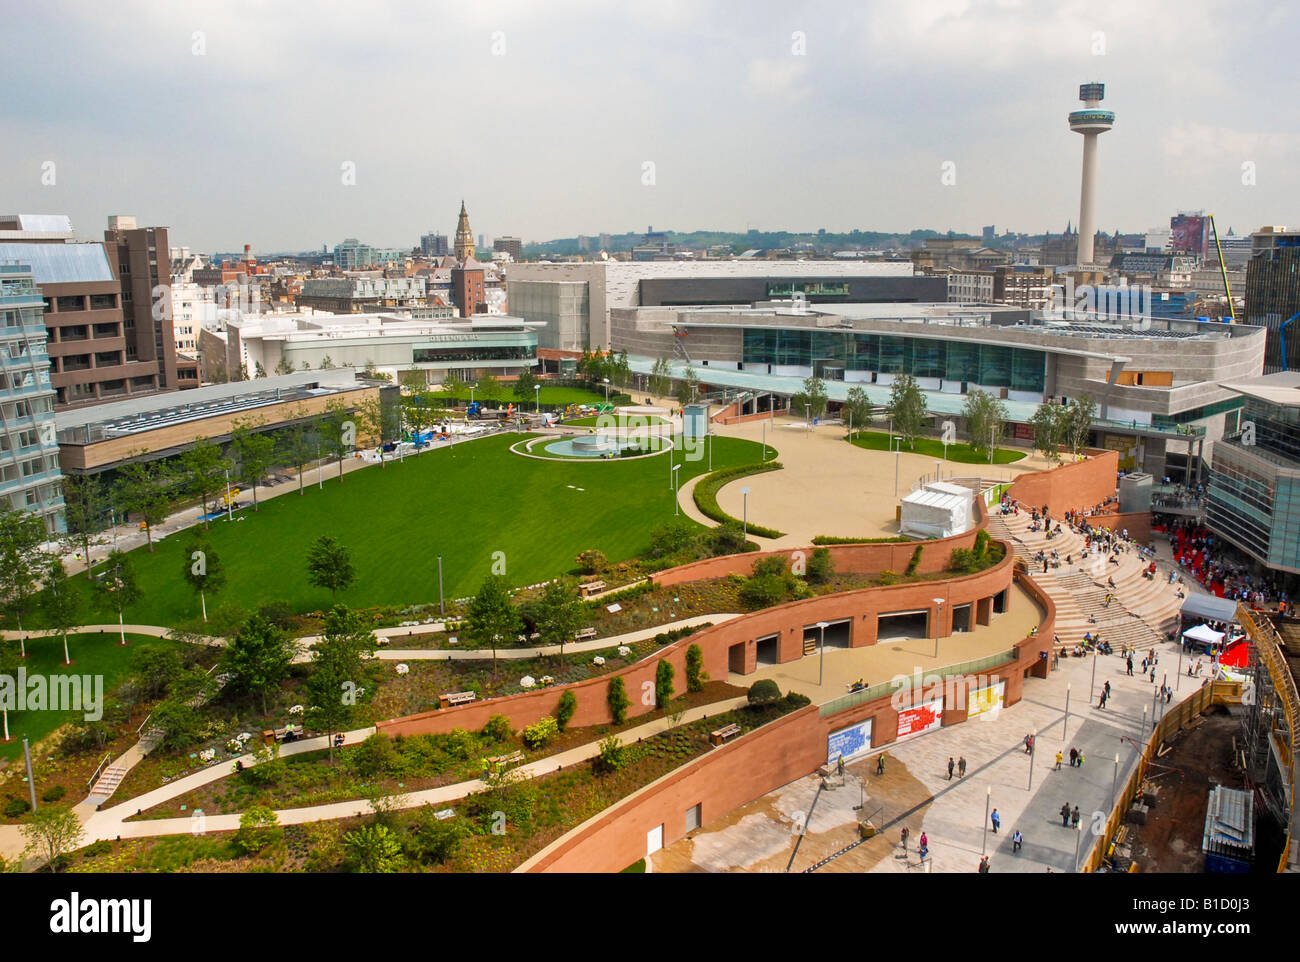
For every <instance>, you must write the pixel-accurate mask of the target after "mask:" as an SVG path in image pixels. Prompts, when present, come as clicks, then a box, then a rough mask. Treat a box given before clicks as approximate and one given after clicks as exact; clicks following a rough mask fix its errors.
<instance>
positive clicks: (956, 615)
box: [952, 605, 971, 632]
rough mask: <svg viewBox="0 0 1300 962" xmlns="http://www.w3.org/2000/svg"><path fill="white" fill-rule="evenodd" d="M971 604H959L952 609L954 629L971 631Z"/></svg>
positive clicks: (955, 630)
mask: <svg viewBox="0 0 1300 962" xmlns="http://www.w3.org/2000/svg"><path fill="white" fill-rule="evenodd" d="M970 621H971V605H958V606H957V607H956V608H953V610H952V630H953V631H954V632H957V631H970Z"/></svg>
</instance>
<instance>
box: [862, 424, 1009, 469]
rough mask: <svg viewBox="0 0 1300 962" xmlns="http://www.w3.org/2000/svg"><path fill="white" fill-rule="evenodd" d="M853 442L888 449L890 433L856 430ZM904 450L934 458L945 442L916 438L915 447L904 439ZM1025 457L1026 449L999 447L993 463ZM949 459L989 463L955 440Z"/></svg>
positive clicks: (871, 448)
mask: <svg viewBox="0 0 1300 962" xmlns="http://www.w3.org/2000/svg"><path fill="white" fill-rule="evenodd" d="M853 443H854V444H856V445H857V446H858V447H860V448H866V449H867V450H868V451H888V450H889V435H888V434H886V433H885V432H883V431H854V432H853ZM903 450H904V451H905V452H907V453H908V454H926V455H929V456H930V457H932V458H941V457H943V455H944V451H943V442H942V441H936V440H935V439H934V438H916V439H915V447H911V446H909V445H908V443H907V442H906V441H904V442H903ZM1025 457H1027V455H1026V453H1025V452H1024V451H1018V450H1016V449H1015V448H998V449H997V450H996V451H995V452H994V455H993V463H994V464H1012V463H1013V462H1016V461H1019V460H1021V459H1022V458H1025ZM948 460H949V461H957V462H960V463H961V464H988V463H989V456H988V455H987V454H977V453H976V452H975V450H974V448H972V447H971V446H970V445H969V444H965V443H961V442H955V443H953V444H950V445H948Z"/></svg>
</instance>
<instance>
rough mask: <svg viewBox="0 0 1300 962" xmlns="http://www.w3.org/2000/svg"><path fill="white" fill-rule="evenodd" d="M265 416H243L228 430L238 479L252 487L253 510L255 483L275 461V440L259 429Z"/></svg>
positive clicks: (256, 508) (255, 509)
mask: <svg viewBox="0 0 1300 962" xmlns="http://www.w3.org/2000/svg"><path fill="white" fill-rule="evenodd" d="M265 425H266V418H257V419H256V420H254V419H252V418H244V419H241V420H239V421H236V422H235V423H234V428H233V430H232V431H231V432H230V442H231V443H230V446H231V450H232V451H233V452H234V455H235V458H236V459H237V461H238V464H239V467H238V474H237V475H236V476H237V477H238V478H239V480H240V481H243V482H245V483H246V484H249V485H251V486H252V488H253V510H254V511H257V510H258V504H257V485H258V482H259V481H261V480H262V478H264V477H266V472H267V471H269V470H270V468H271V465H272V464H274V463H275V440H274V439H273V438H272V437H271V436H270V435H269V434H266V433H264V432H262V431H261V430H260V428H262V427H265Z"/></svg>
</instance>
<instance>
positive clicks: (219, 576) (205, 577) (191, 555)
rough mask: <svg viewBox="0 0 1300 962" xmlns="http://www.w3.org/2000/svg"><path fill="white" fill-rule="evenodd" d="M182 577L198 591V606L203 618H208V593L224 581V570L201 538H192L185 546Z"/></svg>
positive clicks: (213, 591) (217, 588) (222, 584)
mask: <svg viewBox="0 0 1300 962" xmlns="http://www.w3.org/2000/svg"><path fill="white" fill-rule="evenodd" d="M183 564H184V567H183V568H182V570H181V575H182V577H184V578H185V580H186V581H187V582H188V583H189V586H190V587H191V588H193V589H194V590H195V591H197V592H198V593H199V607H200V608H201V609H202V611H203V620H204V622H206V621H207V620H208V597H207V596H208V594H209V592H211V593H212V594H216V593H217V592H218V591H220V590H221V588H222V587H223V586H224V585H225V583H226V570H225V567H224V566H223V565H222V564H221V559H220V558H218V557H217V553H216V552H215V551H213V550H212V546H211V545H210V544H208V542H206V541H204V540H203V539H202V538H194V539H193V540H192V541H190V543H189V544H188V545H186V546H185V559H184V562H183Z"/></svg>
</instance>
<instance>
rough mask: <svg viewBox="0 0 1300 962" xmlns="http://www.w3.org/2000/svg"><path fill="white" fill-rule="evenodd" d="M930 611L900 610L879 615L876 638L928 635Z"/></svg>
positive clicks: (884, 639) (886, 638)
mask: <svg viewBox="0 0 1300 962" xmlns="http://www.w3.org/2000/svg"><path fill="white" fill-rule="evenodd" d="M929 627H930V613H929V612H928V611H900V612H896V613H894V614H889V615H881V616H880V620H879V622H878V625H877V628H876V640H877V641H886V640H888V639H890V638H927V637H929V630H928V629H929Z"/></svg>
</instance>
